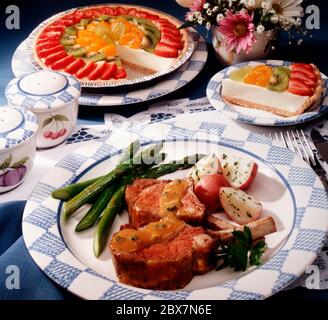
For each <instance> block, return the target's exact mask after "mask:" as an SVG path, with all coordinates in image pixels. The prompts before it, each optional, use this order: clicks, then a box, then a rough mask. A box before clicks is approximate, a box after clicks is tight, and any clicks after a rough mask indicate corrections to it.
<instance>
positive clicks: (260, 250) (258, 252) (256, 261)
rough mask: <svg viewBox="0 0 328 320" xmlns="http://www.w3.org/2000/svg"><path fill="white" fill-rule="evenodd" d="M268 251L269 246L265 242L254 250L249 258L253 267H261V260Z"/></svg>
mask: <svg viewBox="0 0 328 320" xmlns="http://www.w3.org/2000/svg"><path fill="white" fill-rule="evenodd" d="M266 249H267V245H266V243H265V242H264V241H260V242H258V243H257V244H256V245H255V246H254V247H253V248H252V249H251V254H250V256H249V261H250V264H251V265H252V266H260V265H261V264H262V261H261V258H262V255H263V254H264V252H265V250H266Z"/></svg>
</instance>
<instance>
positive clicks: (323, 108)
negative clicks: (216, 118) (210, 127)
mask: <svg viewBox="0 0 328 320" xmlns="http://www.w3.org/2000/svg"><path fill="white" fill-rule="evenodd" d="M263 63H264V64H268V65H272V66H288V65H290V64H291V62H287V61H281V60H263V61H250V62H244V63H240V64H236V65H233V66H231V67H228V68H226V69H224V70H221V71H220V72H218V73H217V74H216V75H215V76H214V77H213V78H212V79H211V80H210V82H209V84H208V86H207V92H206V93H207V97H208V99H209V101H210V102H211V104H212V105H213V107H215V108H216V109H217V110H219V111H220V112H222V113H223V114H225V115H226V116H228V117H230V118H232V119H234V120H237V121H241V122H244V123H248V124H253V125H261V126H271V127H281V126H292V125H297V124H301V123H304V122H308V121H311V120H314V119H317V118H319V117H321V116H322V115H324V114H325V113H326V112H327V111H328V96H327V85H328V81H327V77H326V76H325V75H322V77H323V79H324V88H325V90H324V93H323V96H322V99H321V100H320V101H319V102H318V103H317V104H316V105H314V106H312V107H311V108H310V109H309V110H307V111H306V112H305V113H303V114H301V115H298V116H295V117H289V118H286V117H282V116H278V115H275V114H273V113H270V112H266V111H263V110H257V109H250V108H244V107H240V106H236V105H233V104H227V103H226V102H224V100H223V99H222V96H221V89H222V80H223V79H225V78H228V77H229V75H230V73H231V72H233V71H234V70H236V69H237V68H241V67H246V66H256V65H258V64H263Z"/></svg>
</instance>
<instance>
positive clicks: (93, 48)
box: [87, 38, 107, 52]
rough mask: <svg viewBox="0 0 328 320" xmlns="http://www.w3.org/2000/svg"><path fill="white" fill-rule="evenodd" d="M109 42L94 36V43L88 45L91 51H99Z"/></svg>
mask: <svg viewBox="0 0 328 320" xmlns="http://www.w3.org/2000/svg"><path fill="white" fill-rule="evenodd" d="M106 45H107V42H106V41H105V40H103V39H101V38H94V39H93V41H92V43H91V44H90V45H89V46H87V50H88V51H89V52H96V51H99V50H100V49H101V48H103V47H105V46H106Z"/></svg>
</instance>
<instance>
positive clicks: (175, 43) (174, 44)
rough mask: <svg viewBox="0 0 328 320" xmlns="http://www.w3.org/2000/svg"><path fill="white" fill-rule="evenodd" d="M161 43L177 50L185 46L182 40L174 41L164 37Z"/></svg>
mask: <svg viewBox="0 0 328 320" xmlns="http://www.w3.org/2000/svg"><path fill="white" fill-rule="evenodd" d="M161 43H163V44H166V45H168V46H169V47H171V48H173V49H176V50H181V49H182V48H183V46H182V43H181V41H172V40H168V39H162V40H161Z"/></svg>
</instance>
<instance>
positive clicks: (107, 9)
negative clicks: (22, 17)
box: [101, 7, 114, 16]
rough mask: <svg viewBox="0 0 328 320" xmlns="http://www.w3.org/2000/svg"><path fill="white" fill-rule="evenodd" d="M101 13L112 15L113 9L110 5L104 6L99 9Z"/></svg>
mask: <svg viewBox="0 0 328 320" xmlns="http://www.w3.org/2000/svg"><path fill="white" fill-rule="evenodd" d="M101 11H102V14H104V15H108V16H113V15H114V10H113V8H111V7H104V8H102V9H101Z"/></svg>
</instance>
